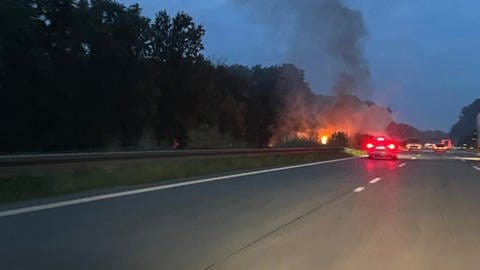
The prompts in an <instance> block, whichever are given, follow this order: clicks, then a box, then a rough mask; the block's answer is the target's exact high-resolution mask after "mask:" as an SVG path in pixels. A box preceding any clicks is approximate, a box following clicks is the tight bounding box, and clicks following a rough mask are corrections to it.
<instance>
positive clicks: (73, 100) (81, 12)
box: [0, 0, 313, 153]
mask: <svg viewBox="0 0 480 270" xmlns="http://www.w3.org/2000/svg"><path fill="white" fill-rule="evenodd" d="M0 28H1V29H0V126H1V133H0V152H3V153H11V152H25V151H34V152H36V151H69V150H75V151H79V150H97V149H98V150H99V149H128V148H142V147H144V148H155V147H180V148H182V147H195V146H197V147H211V146H219V147H242V146H248V147H264V146H267V145H268V143H269V141H270V138H271V136H272V130H274V127H275V124H276V122H275V121H276V119H277V116H278V115H279V113H280V112H281V110H282V109H283V108H284V107H285V105H286V102H287V100H286V99H287V97H288V96H289V95H288V93H289V92H291V91H297V92H300V93H301V94H302V95H303V96H304V98H305V99H306V100H308V98H309V97H310V96H311V95H313V93H312V92H311V91H310V89H309V88H308V85H307V84H306V83H305V81H304V74H303V71H302V70H300V69H298V68H297V67H295V66H293V65H290V64H285V65H280V66H271V67H262V66H254V67H245V66H239V65H231V66H228V65H224V64H219V63H213V62H212V61H211V60H209V59H207V58H206V57H205V56H204V55H203V54H202V51H203V42H202V38H203V36H204V34H205V29H204V27H203V26H202V25H199V24H196V23H195V22H194V20H193V18H192V17H191V16H189V15H188V14H185V13H182V12H180V13H178V14H175V15H173V16H172V15H170V14H168V13H167V12H166V11H160V12H158V13H157V14H156V15H155V17H154V18H153V19H150V18H147V17H145V16H142V15H141V8H140V6H139V5H138V4H135V5H131V6H125V5H123V4H120V3H118V2H116V1H113V0H3V1H1V3H0ZM209 140H210V141H212V142H211V143H210V144H209ZM202 143H203V144H202Z"/></svg>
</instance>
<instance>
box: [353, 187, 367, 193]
mask: <svg viewBox="0 0 480 270" xmlns="http://www.w3.org/2000/svg"><path fill="white" fill-rule="evenodd" d="M364 189H365V188H364V187H357V188H356V189H354V190H353V192H360V191H362V190H364Z"/></svg>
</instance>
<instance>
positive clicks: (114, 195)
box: [0, 157, 357, 217]
mask: <svg viewBox="0 0 480 270" xmlns="http://www.w3.org/2000/svg"><path fill="white" fill-rule="evenodd" d="M352 159H357V157H350V158H341V159H333V160H326V161H319V162H312V163H306V164H300V165H292V166H286V167H280V168H273V169H266V170H258V171H252V172H245V173H237V174H231V175H224V176H217V177H210V178H205V179H199V180H193V181H187V182H181V183H175V184H169V185H161V186H155V187H149V188H140V189H134V190H127V191H122V192H115V193H110V194H103V195H97V196H91V197H85V198H80V199H74V200H68V201H61V202H55V203H47V204H42V205H36V206H29V207H24V208H18V209H11V210H6V211H0V217H6V216H13V215H18V214H23V213H29V212H35V211H40V210H46V209H52V208H58V207H64V206H69V205H75V204H82V203H88V202H94V201H100V200H106V199H112V198H117V197H123V196H129V195H135V194H140V193H145V192H151V191H157V190H162V189H170V188H176V187H182V186H189V185H195V184H201V183H206V182H213V181H220V180H226V179H231V178H237V177H242V176H249V175H256V174H262V173H269V172H278V171H284V170H290V169H296V168H303V167H309V166H315V165H321V164H328V163H334V162H340V161H347V160H352Z"/></svg>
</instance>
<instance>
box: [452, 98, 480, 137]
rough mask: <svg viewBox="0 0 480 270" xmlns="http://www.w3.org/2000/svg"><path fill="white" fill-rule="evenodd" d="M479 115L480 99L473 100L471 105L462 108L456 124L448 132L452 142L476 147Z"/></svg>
mask: <svg viewBox="0 0 480 270" xmlns="http://www.w3.org/2000/svg"><path fill="white" fill-rule="evenodd" d="M478 115H480V99H477V100H475V101H474V102H472V104H470V105H468V106H466V107H463V109H462V112H461V113H460V116H459V117H458V121H457V123H455V124H454V125H453V127H452V129H451V130H450V136H452V138H453V140H454V142H455V143H456V144H458V145H463V144H467V145H471V146H476V145H474V144H476V132H479V130H477V129H478V128H479V127H478V126H477V125H478V124H480V123H477V121H478V120H477V117H478Z"/></svg>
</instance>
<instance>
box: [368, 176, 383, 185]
mask: <svg viewBox="0 0 480 270" xmlns="http://www.w3.org/2000/svg"><path fill="white" fill-rule="evenodd" d="M380 180H382V178H380V177H375V178H373V179H372V180H370V182H369V183H370V184H375V183H377V182H378V181H380Z"/></svg>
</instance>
